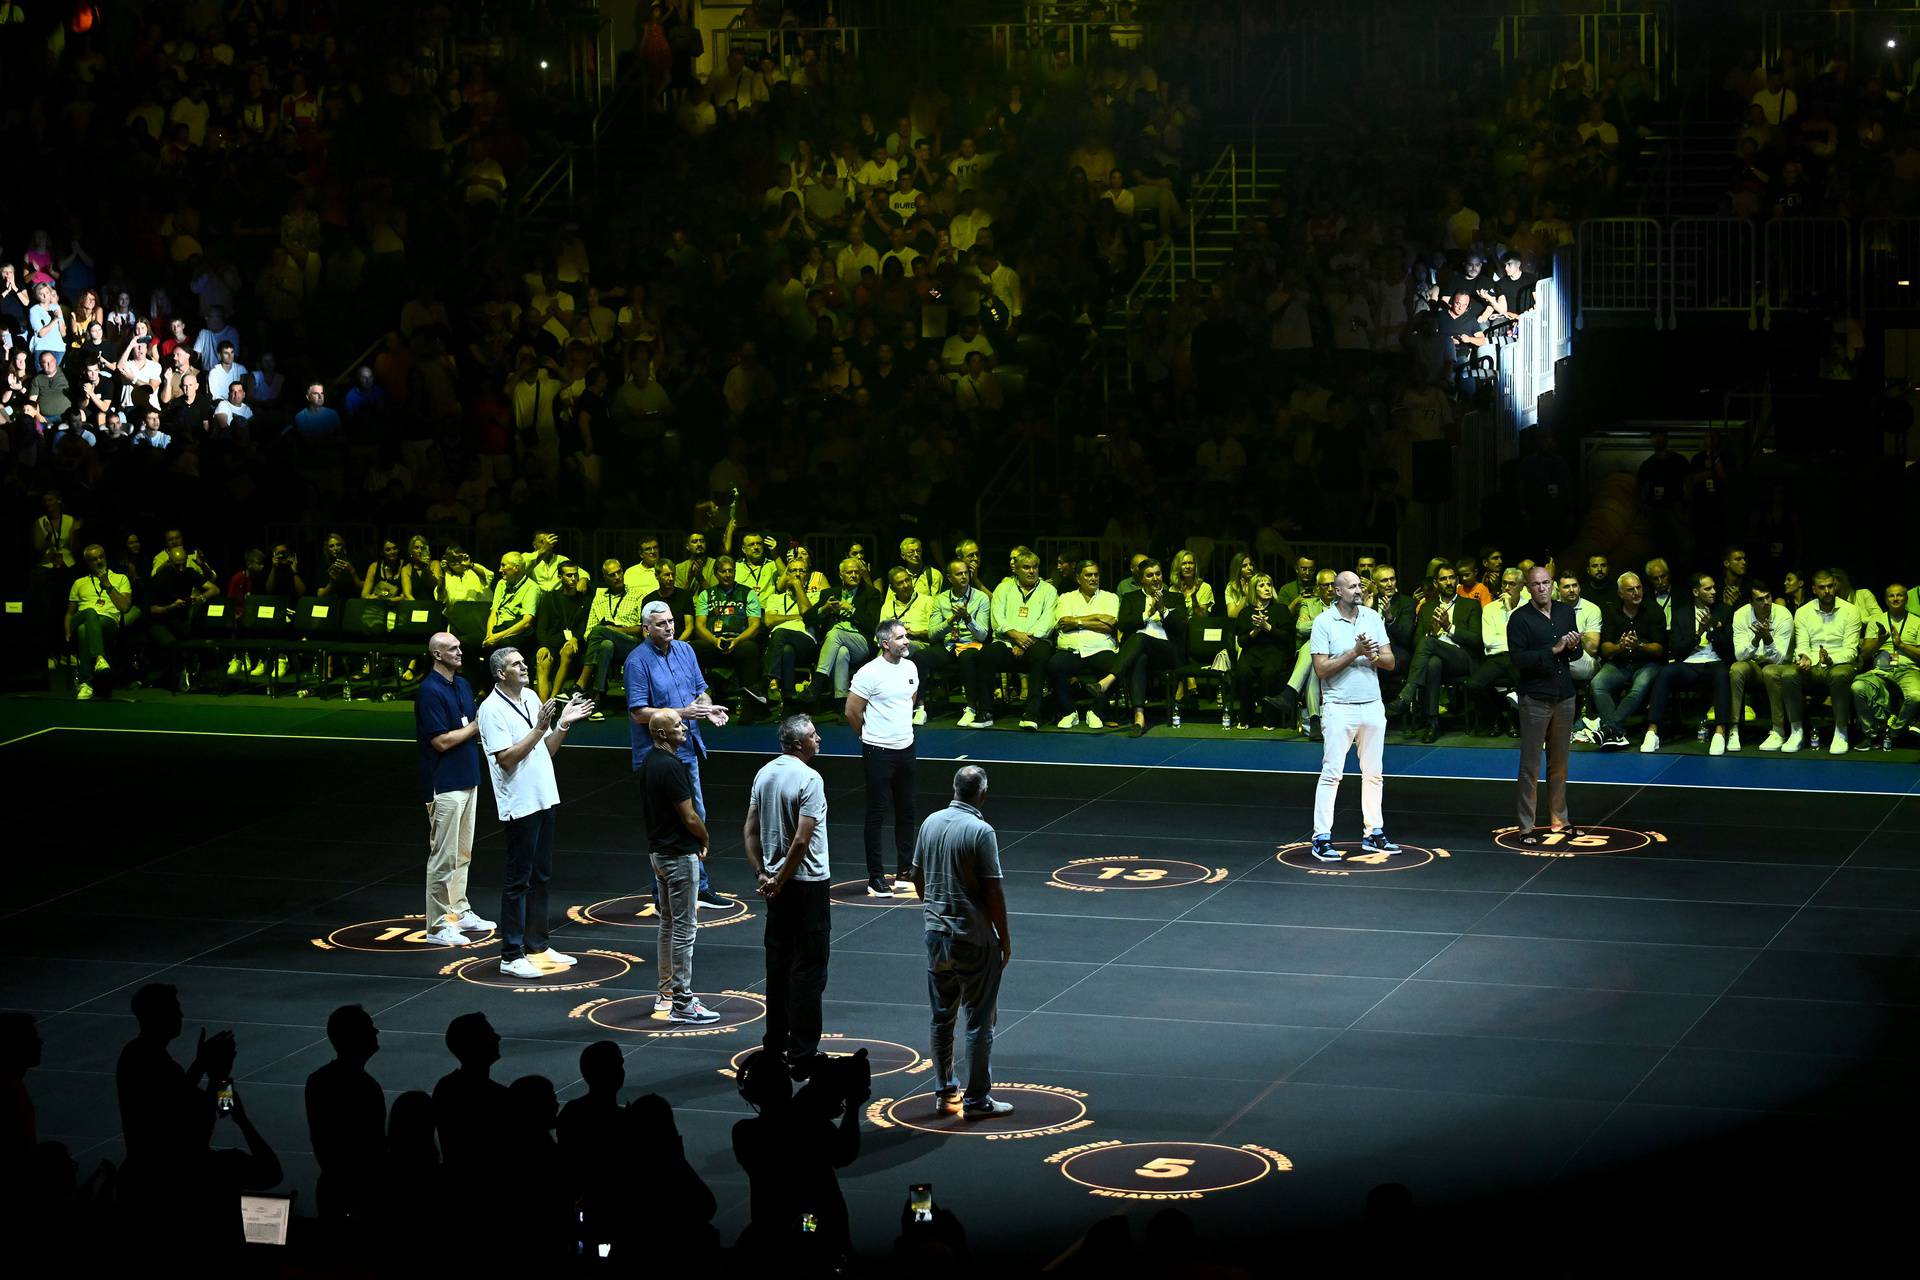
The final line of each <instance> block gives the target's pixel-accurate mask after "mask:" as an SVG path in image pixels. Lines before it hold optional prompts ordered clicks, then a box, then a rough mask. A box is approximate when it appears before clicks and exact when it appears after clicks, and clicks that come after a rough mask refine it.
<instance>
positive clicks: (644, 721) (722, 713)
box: [626, 600, 733, 926]
mask: <svg viewBox="0 0 1920 1280" xmlns="http://www.w3.org/2000/svg"><path fill="white" fill-rule="evenodd" d="M640 621H641V632H642V634H643V636H644V637H645V638H644V639H643V640H642V641H641V642H640V643H639V644H637V645H635V646H634V649H633V652H632V653H629V654H628V655H627V668H626V671H627V719H628V728H629V729H630V731H631V733H632V736H633V771H634V772H635V773H638V772H640V766H641V764H642V763H644V762H645V760H646V758H647V752H649V751H651V750H652V749H653V735H652V731H651V730H650V729H649V728H648V725H649V724H650V723H651V722H652V720H653V717H654V716H655V715H657V714H658V713H660V712H662V711H672V712H675V713H677V714H678V715H679V717H680V718H681V719H682V720H684V721H686V722H687V736H686V738H685V739H684V740H683V741H682V742H680V743H679V744H678V745H677V746H675V747H674V749H673V753H674V755H676V756H678V757H679V758H680V759H681V761H683V762H684V763H685V764H686V766H687V772H688V773H690V774H692V775H693V808H694V812H696V813H698V814H699V815H700V821H702V822H705V821H706V820H707V802H706V797H705V796H704V795H703V794H702V793H701V789H700V761H701V760H702V759H704V758H705V756H706V754H707V744H706V743H705V742H703V741H701V738H700V722H701V721H702V720H706V721H709V722H711V723H712V724H713V725H714V726H715V727H716V728H718V727H719V726H721V725H723V724H725V723H726V722H727V709H726V708H725V707H723V706H721V705H719V704H718V703H716V702H715V701H714V700H713V698H712V697H711V696H710V695H709V694H708V693H707V678H706V677H705V676H704V675H702V674H701V673H700V659H699V658H698V657H696V656H695V655H694V652H693V646H692V645H690V644H688V643H687V642H686V641H684V640H675V639H674V638H673V631H674V620H673V606H672V605H670V604H668V603H667V602H666V601H664V600H654V601H651V602H649V603H648V605H647V607H646V608H645V609H643V610H641V612H640ZM653 901H654V905H655V910H657V911H659V912H660V919H661V921H662V923H663V926H664V922H665V920H666V910H665V903H666V896H665V894H664V892H663V891H662V889H661V886H660V882H659V880H658V879H656V880H655V881H654V884H653ZM698 901H699V903H700V905H701V906H703V907H707V908H710V909H711V908H719V907H730V906H732V905H733V904H732V903H730V902H728V901H727V900H726V899H725V898H723V897H721V896H720V895H719V894H717V893H715V892H714V891H713V881H712V880H711V879H710V878H709V877H708V875H707V866H706V863H705V862H704V861H702V862H701V864H700V892H699V894H698Z"/></svg>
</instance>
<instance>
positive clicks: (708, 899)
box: [694, 889, 733, 911]
mask: <svg viewBox="0 0 1920 1280" xmlns="http://www.w3.org/2000/svg"><path fill="white" fill-rule="evenodd" d="M694 901H695V902H697V903H699V904H700V906H702V907H704V908H706V909H707V910H708V911H725V910H726V909H727V908H728V907H731V906H732V905H733V903H732V902H731V901H730V900H728V899H726V898H723V897H721V896H720V895H719V894H718V893H717V892H715V891H714V890H712V889H702V890H701V891H700V893H699V896H698V897H696V898H695V899H694Z"/></svg>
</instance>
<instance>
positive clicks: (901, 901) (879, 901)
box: [827, 880, 920, 907]
mask: <svg viewBox="0 0 1920 1280" xmlns="http://www.w3.org/2000/svg"><path fill="white" fill-rule="evenodd" d="M887 883H888V884H892V883H893V881H891V880H889V881H887ZM827 897H829V898H831V899H832V900H833V901H835V902H837V903H839V904H840V905H841V906H843V907H898V906H901V905H913V904H916V903H918V902H919V901H920V895H919V894H917V893H915V892H914V891H913V887H912V886H911V885H909V886H908V887H906V888H905V889H896V890H894V892H893V896H892V897H891V898H870V897H868V896H867V882H866V881H865V880H842V881H841V882H840V883H839V884H836V885H832V886H829V888H828V889H827Z"/></svg>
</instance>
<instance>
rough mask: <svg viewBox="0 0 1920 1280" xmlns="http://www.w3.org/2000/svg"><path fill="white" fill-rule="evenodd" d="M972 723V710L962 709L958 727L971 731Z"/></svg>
mask: <svg viewBox="0 0 1920 1280" xmlns="http://www.w3.org/2000/svg"><path fill="white" fill-rule="evenodd" d="M973 722H974V715H973V708H972V707H965V708H962V709H961V712H960V727H961V728H962V729H971V728H973Z"/></svg>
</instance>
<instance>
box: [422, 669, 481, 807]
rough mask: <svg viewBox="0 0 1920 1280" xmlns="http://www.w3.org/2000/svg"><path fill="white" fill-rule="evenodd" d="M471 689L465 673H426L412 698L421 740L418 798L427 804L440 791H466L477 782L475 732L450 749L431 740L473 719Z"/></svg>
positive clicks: (478, 747)
mask: <svg viewBox="0 0 1920 1280" xmlns="http://www.w3.org/2000/svg"><path fill="white" fill-rule="evenodd" d="M474 715H475V712H474V707H473V689H472V687H471V686H469V685H468V684H467V680H466V677H465V676H455V677H454V678H453V679H451V680H449V679H447V678H446V677H445V676H443V675H441V674H440V673H439V672H438V671H429V672H427V678H426V679H425V680H422V681H421V682H420V692H419V693H417V694H415V695H414V699H413V726H414V734H415V737H416V738H418V740H419V743H420V798H421V799H422V800H423V801H425V802H426V803H428V804H432V803H433V797H434V796H435V795H437V794H438V793H440V792H442V791H467V790H471V789H472V788H474V787H477V786H479V785H480V737H479V735H478V734H475V735H474V737H473V739H472V740H471V741H469V742H463V743H461V744H460V745H459V746H457V747H455V748H454V749H453V750H451V751H435V750H434V749H433V740H434V739H435V738H437V737H439V736H440V735H441V734H443V733H452V732H453V731H454V730H455V729H459V728H463V727H465V726H466V725H470V724H472V723H473V721H474Z"/></svg>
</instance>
